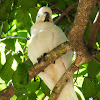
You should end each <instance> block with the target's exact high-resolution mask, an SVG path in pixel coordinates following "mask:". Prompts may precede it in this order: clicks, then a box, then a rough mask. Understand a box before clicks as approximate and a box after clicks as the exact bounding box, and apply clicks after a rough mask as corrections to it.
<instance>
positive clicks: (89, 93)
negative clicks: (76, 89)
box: [82, 78, 96, 100]
mask: <svg viewBox="0 0 100 100" xmlns="http://www.w3.org/2000/svg"><path fill="white" fill-rule="evenodd" d="M82 91H83V94H84V97H85V99H86V100H89V98H90V97H94V96H95V95H96V88H95V84H94V82H91V81H90V80H89V79H87V78H85V79H84V82H83V87H82Z"/></svg>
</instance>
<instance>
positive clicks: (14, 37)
mask: <svg viewBox="0 0 100 100" xmlns="http://www.w3.org/2000/svg"><path fill="white" fill-rule="evenodd" d="M5 39H25V40H29V39H30V38H26V37H19V36H6V37H5V38H3V39H0V41H3V40H5Z"/></svg>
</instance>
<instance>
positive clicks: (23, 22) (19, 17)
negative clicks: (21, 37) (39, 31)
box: [16, 8, 30, 29]
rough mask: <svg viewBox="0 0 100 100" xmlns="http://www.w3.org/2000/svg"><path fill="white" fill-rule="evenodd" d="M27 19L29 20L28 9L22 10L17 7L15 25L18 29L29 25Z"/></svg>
mask: <svg viewBox="0 0 100 100" xmlns="http://www.w3.org/2000/svg"><path fill="white" fill-rule="evenodd" d="M29 20H30V17H29V14H28V11H26V10H22V9H21V8H19V9H18V10H17V14H16V21H17V22H16V25H17V27H18V28H20V29H24V28H25V27H26V26H28V25H29V23H30V21H29Z"/></svg>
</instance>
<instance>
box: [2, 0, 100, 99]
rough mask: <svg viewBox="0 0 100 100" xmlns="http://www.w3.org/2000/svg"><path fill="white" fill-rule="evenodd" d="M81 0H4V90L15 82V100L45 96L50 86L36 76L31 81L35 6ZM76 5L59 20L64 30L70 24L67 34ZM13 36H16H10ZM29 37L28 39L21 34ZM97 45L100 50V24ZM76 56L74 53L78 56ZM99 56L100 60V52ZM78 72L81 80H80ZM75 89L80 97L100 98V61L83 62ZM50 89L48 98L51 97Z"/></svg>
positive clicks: (62, 6)
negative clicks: (31, 41)
mask: <svg viewBox="0 0 100 100" xmlns="http://www.w3.org/2000/svg"><path fill="white" fill-rule="evenodd" d="M77 1H78V0H0V91H2V90H4V89H5V88H6V87H7V86H9V84H11V83H13V85H14V88H15V89H16V91H17V92H16V94H15V95H14V96H13V97H12V98H11V100H42V98H43V97H44V96H45V94H47V93H48V91H49V89H48V87H47V86H46V85H45V83H44V82H43V81H42V80H41V79H40V78H39V77H38V76H36V77H35V78H33V79H32V80H31V81H29V75H28V69H29V68H30V67H31V66H32V63H31V62H30V61H29V62H28V63H27V64H25V60H26V59H27V58H28V55H27V51H28V43H29V40H27V38H29V37H30V27H31V26H32V25H33V24H34V23H35V20H36V19H35V18H36V15H37V11H38V10H37V9H36V8H35V7H42V6H49V7H50V8H52V9H53V10H55V9H57V8H59V9H61V10H65V9H67V8H68V7H69V6H71V5H72V4H74V3H75V2H77ZM76 8H77V7H75V8H74V9H72V10H71V11H70V12H69V13H68V15H69V18H70V21H69V20H68V18H66V17H63V19H62V20H60V22H59V23H58V24H57V25H58V26H59V27H61V28H62V30H63V31H64V30H65V29H66V26H67V31H66V35H68V32H69V31H70V29H71V24H72V23H73V21H74V17H75V14H76V10H77V9H76ZM97 12H98V6H97V7H95V8H94V10H93V12H92V14H91V16H90V22H91V24H92V23H93V20H94V19H95V16H96V14H97ZM59 16H60V13H53V15H52V17H53V20H54V21H56V19H57V18H58V17H59ZM90 29H91V28H90V23H89V24H88V26H87V29H86V31H85V35H84V40H85V42H86V43H87V41H88V36H89V32H90ZM9 36H13V37H9ZM17 37H23V38H24V37H25V39H22V38H17ZM94 47H95V48H96V49H97V50H100V28H99V30H98V33H97V37H96V41H95V45H94ZM74 58H75V57H73V59H74ZM96 58H98V59H99V60H100V55H97V56H96ZM76 76H77V80H76ZM73 77H74V81H75V80H76V82H75V84H74V89H75V91H76V93H77V96H78V98H79V100H92V98H93V100H100V64H98V63H97V62H96V61H95V60H91V61H90V62H88V63H85V64H82V65H81V66H80V68H79V73H78V75H77V72H75V74H74V75H73ZM49 96H50V93H48V95H47V96H46V97H45V99H44V100H48V98H49Z"/></svg>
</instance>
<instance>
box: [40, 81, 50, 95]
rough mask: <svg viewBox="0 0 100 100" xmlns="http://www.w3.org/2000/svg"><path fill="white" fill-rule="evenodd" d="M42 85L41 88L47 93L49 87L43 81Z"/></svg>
mask: <svg viewBox="0 0 100 100" xmlns="http://www.w3.org/2000/svg"><path fill="white" fill-rule="evenodd" d="M40 86H41V89H42V91H43V93H44V94H46V93H47V92H48V91H49V88H48V87H47V85H46V84H45V83H44V82H43V81H41V85H40Z"/></svg>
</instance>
